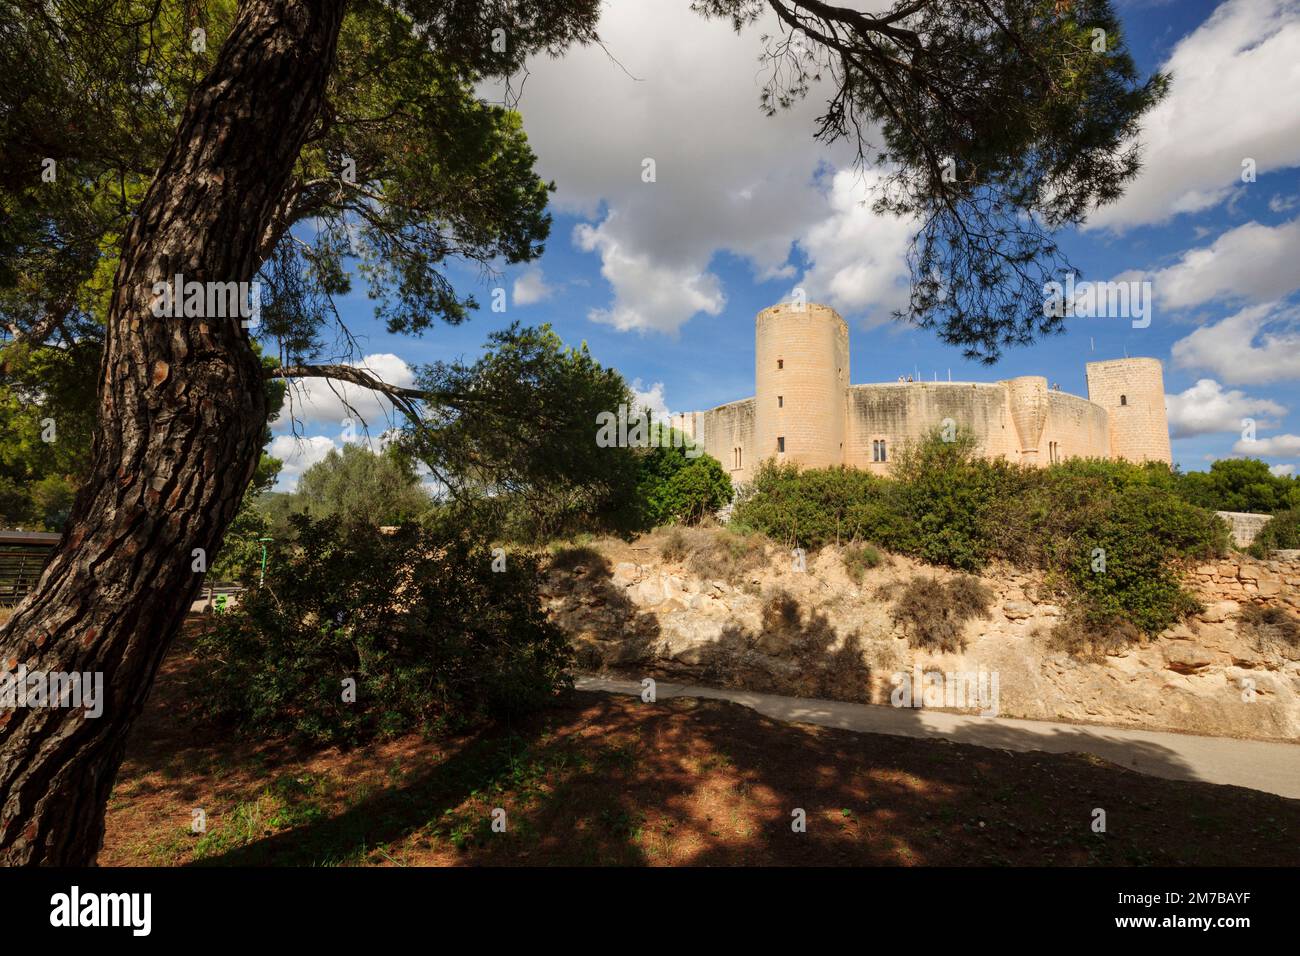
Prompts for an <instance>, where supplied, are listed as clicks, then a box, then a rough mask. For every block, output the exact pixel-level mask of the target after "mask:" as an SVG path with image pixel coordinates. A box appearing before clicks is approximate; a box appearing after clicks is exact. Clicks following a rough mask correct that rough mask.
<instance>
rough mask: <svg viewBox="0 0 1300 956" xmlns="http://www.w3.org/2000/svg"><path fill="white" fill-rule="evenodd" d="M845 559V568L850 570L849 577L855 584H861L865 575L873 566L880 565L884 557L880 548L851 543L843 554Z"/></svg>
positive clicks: (847, 570)
mask: <svg viewBox="0 0 1300 956" xmlns="http://www.w3.org/2000/svg"><path fill="white" fill-rule="evenodd" d="M842 560H843V561H844V570H845V571H846V572H848V575H849V577H850V578H851V579H852V580H853V583H854V584H861V583H862V578H863V575H865V574H866V573H867V571H869V570H870V569H872V568H876V567H879V566H880V564H881V562H883V561H884V557H883V556H882V555H881V553H880V549H878V548H876V547H873V546H872V545H869V544H851V545H849V546H848V547H846V548H845V549H844V551H843V554H842Z"/></svg>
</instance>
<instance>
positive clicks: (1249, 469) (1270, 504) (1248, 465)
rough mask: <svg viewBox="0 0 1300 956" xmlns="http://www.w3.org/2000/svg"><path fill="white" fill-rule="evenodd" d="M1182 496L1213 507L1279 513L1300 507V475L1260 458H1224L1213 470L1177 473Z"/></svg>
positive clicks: (1216, 463) (1214, 509) (1179, 492)
mask: <svg viewBox="0 0 1300 956" xmlns="http://www.w3.org/2000/svg"><path fill="white" fill-rule="evenodd" d="M1175 485H1176V487H1177V491H1178V494H1179V496H1180V497H1182V498H1184V499H1185V500H1187V501H1190V502H1191V503H1192V504H1195V505H1200V506H1201V507H1202V508H1208V509H1210V510H1211V511H1250V512H1256V513H1259V514H1277V513H1278V512H1281V511H1286V510H1289V509H1294V508H1300V479H1297V478H1294V477H1291V476H1288V475H1275V474H1273V473H1272V472H1271V471H1269V467H1268V464H1267V463H1266V462H1263V461H1260V460H1259V459H1258V458H1221V459H1219V460H1218V461H1216V462H1214V463H1213V464H1211V465H1210V470H1209V471H1189V472H1186V473H1179V474H1177V475H1176V477H1175Z"/></svg>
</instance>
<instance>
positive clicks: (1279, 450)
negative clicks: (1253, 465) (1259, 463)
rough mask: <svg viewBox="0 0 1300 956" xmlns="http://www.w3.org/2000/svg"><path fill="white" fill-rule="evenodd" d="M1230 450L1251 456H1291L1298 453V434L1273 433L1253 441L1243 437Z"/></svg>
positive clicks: (1299, 436)
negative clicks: (1270, 435)
mask: <svg viewBox="0 0 1300 956" xmlns="http://www.w3.org/2000/svg"><path fill="white" fill-rule="evenodd" d="M1232 450H1233V451H1235V452H1237V453H1238V454H1240V455H1249V456H1250V457H1252V458H1274V457H1277V458H1292V457H1294V456H1296V455H1300V435H1274V436H1273V437H1272V438H1256V439H1255V440H1254V441H1246V440H1244V439H1243V440H1242V441H1239V442H1237V443H1236V444H1235V445H1233V446H1232Z"/></svg>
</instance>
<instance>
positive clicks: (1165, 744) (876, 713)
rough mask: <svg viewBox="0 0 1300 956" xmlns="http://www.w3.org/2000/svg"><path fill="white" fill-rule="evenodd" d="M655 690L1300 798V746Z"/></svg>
mask: <svg viewBox="0 0 1300 956" xmlns="http://www.w3.org/2000/svg"><path fill="white" fill-rule="evenodd" d="M575 683H576V686H577V688H578V689H579V690H592V691H605V692H607V693H614V694H634V695H637V696H640V694H641V685H640V683H639V682H637V681H630V680H612V679H607V678H603V677H579V678H577V680H576V682H575ZM655 695H656V698H658V699H662V698H666V697H709V698H713V699H716V700H729V701H733V702H735V703H737V704H743V705H744V706H746V707H752V708H753V709H754V710H756V711H758V712H759V713H760V714H764V715H765V716H768V717H773V718H775V719H777V720H785V721H790V722H792V723H805V724H819V725H821V726H823V727H838V728H840V729H842V730H854V731H859V732H862V733H874V734H893V735H895V736H901V737H944V738H946V739H948V740H952V741H956V742H957V743H962V744H974V745H976V746H979V747H993V748H996V749H1001V750H1017V751H1029V750H1045V751H1048V752H1049V753H1079V752H1082V753H1091V754H1096V755H1097V756H1098V757H1102V758H1104V759H1106V760H1109V761H1110V762H1111V763H1116V764H1119V765H1120V766H1122V767H1128V768H1129V769H1130V770H1136V771H1138V772H1140V773H1147V774H1151V775H1153V776H1156V777H1165V778H1167V779H1170V780H1200V781H1205V782H1208V783H1222V784H1231V785H1233V786H1237V787H1249V788H1251V789H1252V790H1263V791H1265V792H1267V793H1276V794H1280V795H1281V796H1284V797H1291V798H1293V799H1300V744H1288V743H1267V742H1263V741H1254V740H1234V739H1232V738H1230V737H1197V736H1193V735H1192V734H1171V733H1162V732H1159V731H1152V730H1130V729H1128V728H1125V727H1098V726H1092V725H1088V724H1060V723H1054V722H1052V721H1047V720H1015V719H1012V718H1009V717H977V716H967V715H964V714H950V713H944V712H942V711H937V710H925V709H908V708H901V707H883V706H874V705H870V704H847V703H843V702H840V701H833V700H810V699H806V698H802V697H779V696H777V695H776V694H758V693H754V692H751V691H744V690H717V689H715V688H711V687H690V686H687V685H685V684H670V683H666V682H664V681H658V682H657V683H656V685H655Z"/></svg>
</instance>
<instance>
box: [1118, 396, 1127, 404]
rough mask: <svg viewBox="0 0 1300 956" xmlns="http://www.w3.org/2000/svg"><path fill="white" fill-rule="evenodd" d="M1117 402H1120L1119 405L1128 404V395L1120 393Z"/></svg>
mask: <svg viewBox="0 0 1300 956" xmlns="http://www.w3.org/2000/svg"><path fill="white" fill-rule="evenodd" d="M1119 403H1120V404H1121V405H1127V404H1128V396H1127V395H1121V396H1120V397H1119Z"/></svg>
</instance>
